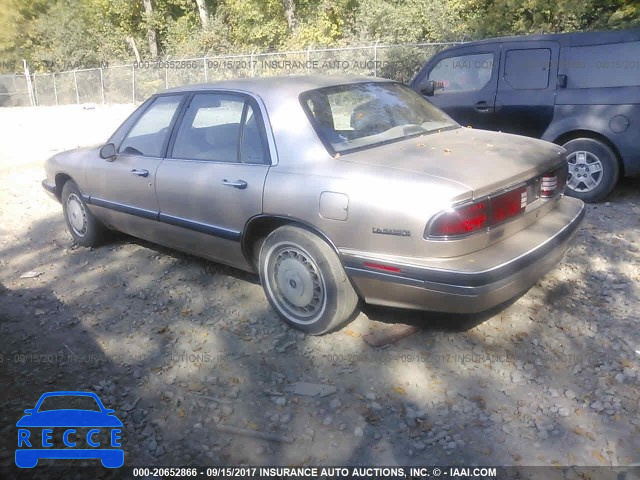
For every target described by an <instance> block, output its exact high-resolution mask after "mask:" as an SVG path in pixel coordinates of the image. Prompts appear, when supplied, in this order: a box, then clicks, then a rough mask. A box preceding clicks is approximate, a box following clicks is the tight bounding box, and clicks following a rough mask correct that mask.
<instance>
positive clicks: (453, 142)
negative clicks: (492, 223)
mask: <svg viewBox="0 0 640 480" xmlns="http://www.w3.org/2000/svg"><path fill="white" fill-rule="evenodd" d="M564 154H565V151H564V149H563V148H562V147H559V146H557V145H553V144H551V143H548V142H543V141H541V140H535V139H531V138H526V137H521V136H517V135H510V134H504V133H496V132H488V131H484V130H472V129H468V128H458V129H453V130H444V131H442V132H439V133H433V134H428V135H423V136H419V137H414V138H410V139H407V140H402V141H399V142H395V143H391V144H388V145H383V146H380V147H378V148H372V149H366V150H362V151H359V152H354V153H350V154H347V155H344V157H343V160H345V161H349V162H356V163H365V164H369V165H376V166H383V167H388V168H394V169H398V170H404V171H410V172H415V173H417V174H423V175H430V176H435V177H440V178H444V179H447V180H450V181H455V182H458V183H461V184H464V185H466V186H467V187H468V188H469V189H470V190H471V191H472V192H473V196H474V197H475V198H479V197H482V196H484V195H487V194H490V193H493V192H495V191H497V190H501V189H503V188H506V187H509V186H511V185H515V184H517V183H520V182H524V181H526V180H528V179H531V178H532V177H535V176H537V175H539V174H542V173H543V172H545V171H547V170H549V169H551V168H554V167H556V166H558V165H561V164H562V162H563V161H564V158H565V156H564Z"/></svg>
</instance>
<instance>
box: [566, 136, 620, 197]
mask: <svg viewBox="0 0 640 480" xmlns="http://www.w3.org/2000/svg"><path fill="white" fill-rule="evenodd" d="M563 147H564V148H565V149H566V150H567V162H568V164H569V176H568V177H567V190H566V192H567V195H570V196H572V197H576V198H579V199H581V200H584V201H585V202H599V201H602V200H604V199H605V198H606V197H607V195H609V193H611V191H612V190H613V188H614V187H615V185H616V183H617V182H618V176H619V175H620V166H619V165H618V158H617V157H616V154H615V153H614V152H613V150H611V148H609V147H608V146H607V145H605V144H604V143H602V142H600V141H598V140H595V139H593V138H576V139H573V140H570V141H569V142H567V143H565V144H564V145H563Z"/></svg>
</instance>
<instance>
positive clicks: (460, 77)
mask: <svg viewBox="0 0 640 480" xmlns="http://www.w3.org/2000/svg"><path fill="white" fill-rule="evenodd" d="M411 86H412V87H413V88H414V89H415V90H417V91H419V92H420V93H422V94H423V95H425V96H427V98H428V99H429V100H430V101H431V102H432V103H433V104H435V105H437V106H438V107H440V108H442V109H443V110H444V111H445V112H447V113H448V114H449V115H451V116H452V117H453V118H454V119H455V120H456V121H458V123H460V124H462V125H470V126H472V127H474V128H481V129H487V130H499V131H502V132H508V133H517V134H520V135H527V136H531V137H536V138H541V139H543V140H547V141H549V142H554V143H557V144H559V145H562V146H563V147H564V148H566V149H567V153H568V155H567V159H568V162H569V177H568V179H567V193H568V194H570V195H573V196H575V197H578V198H581V199H582V200H585V201H587V202H595V201H600V200H602V199H604V198H605V197H606V196H607V195H608V194H609V193H610V192H611V190H612V189H613V187H614V186H615V184H616V182H617V180H618V178H619V177H621V176H624V175H626V176H632V175H638V174H640V29H637V30H625V31H611V32H584V33H565V34H549V35H533V36H521V37H504V38H493V39H488V40H482V41H478V42H470V43H465V44H462V45H459V46H455V47H452V48H449V49H447V50H443V51H441V52H440V53H438V54H437V55H435V56H434V57H433V58H431V60H429V62H427V64H426V65H425V66H424V68H422V70H421V71H420V72H419V73H418V75H417V76H416V77H415V78H414V79H413V81H412V82H411ZM516 153H517V152H514V154H516Z"/></svg>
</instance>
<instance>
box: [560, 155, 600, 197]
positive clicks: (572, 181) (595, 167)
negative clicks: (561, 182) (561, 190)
mask: <svg viewBox="0 0 640 480" xmlns="http://www.w3.org/2000/svg"><path fill="white" fill-rule="evenodd" d="M567 162H568V163H569V178H568V179H567V187H569V188H570V189H571V190H574V191H576V192H590V191H591V190H593V189H594V188H596V187H597V186H598V185H600V182H601V181H602V170H603V169H602V162H600V159H599V158H598V157H596V156H595V155H594V154H593V153H591V152H585V151H578V152H573V153H572V154H570V155H569V156H568V157H567Z"/></svg>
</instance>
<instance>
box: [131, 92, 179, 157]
mask: <svg viewBox="0 0 640 480" xmlns="http://www.w3.org/2000/svg"><path fill="white" fill-rule="evenodd" d="M181 100H182V96H181V95H168V96H165V97H158V98H156V99H155V100H154V101H153V103H152V104H151V106H150V107H149V108H148V109H147V111H146V112H144V113H143V114H142V116H141V117H140V119H139V120H138V121H137V122H136V124H135V125H134V126H133V128H132V129H131V130H130V131H129V133H128V134H127V136H126V137H125V139H124V140H123V141H122V143H121V144H120V148H119V149H118V153H121V154H124V155H143V156H145V157H161V156H162V154H163V149H164V146H165V141H166V140H167V137H168V135H169V126H170V125H171V121H172V120H173V117H174V115H175V114H176V111H177V110H178V106H179V105H180V101H181Z"/></svg>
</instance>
